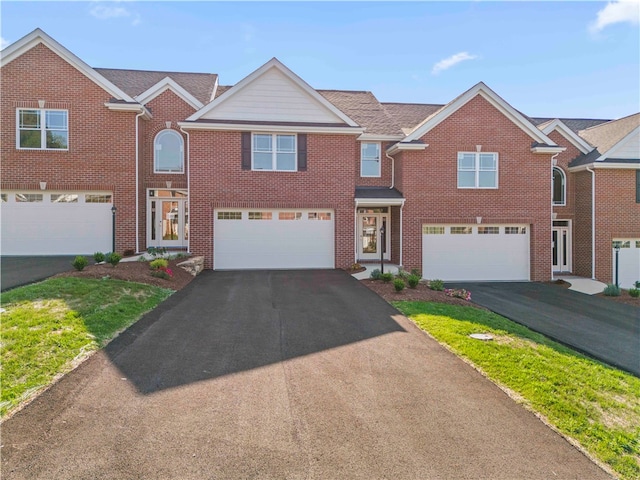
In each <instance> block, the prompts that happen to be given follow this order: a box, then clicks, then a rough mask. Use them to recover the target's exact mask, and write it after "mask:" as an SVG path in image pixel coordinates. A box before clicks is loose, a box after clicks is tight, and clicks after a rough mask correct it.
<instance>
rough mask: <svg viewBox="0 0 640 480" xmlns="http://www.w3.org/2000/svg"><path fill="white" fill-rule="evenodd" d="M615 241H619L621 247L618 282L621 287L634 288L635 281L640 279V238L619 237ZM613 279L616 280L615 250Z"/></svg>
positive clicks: (614, 253) (614, 255)
mask: <svg viewBox="0 0 640 480" xmlns="http://www.w3.org/2000/svg"><path fill="white" fill-rule="evenodd" d="M613 243H614V244H616V243H618V244H619V245H620V246H621V247H622V248H620V252H619V257H618V264H619V265H618V266H619V268H620V271H619V272H618V283H619V284H620V287H621V288H626V289H629V288H634V286H635V282H637V281H638V280H640V238H618V239H614V240H613ZM612 265H613V275H612V278H613V281H614V282H615V280H616V252H615V249H614V250H613V258H612Z"/></svg>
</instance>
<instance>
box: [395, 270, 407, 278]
mask: <svg viewBox="0 0 640 480" xmlns="http://www.w3.org/2000/svg"><path fill="white" fill-rule="evenodd" d="M396 277H397V278H401V279H402V280H406V279H407V278H409V272H407V271H406V270H403V269H402V268H400V269H398V273H396Z"/></svg>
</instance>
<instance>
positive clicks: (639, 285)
mask: <svg viewBox="0 0 640 480" xmlns="http://www.w3.org/2000/svg"><path fill="white" fill-rule="evenodd" d="M636 288H640V280H638V281H637V282H636Z"/></svg>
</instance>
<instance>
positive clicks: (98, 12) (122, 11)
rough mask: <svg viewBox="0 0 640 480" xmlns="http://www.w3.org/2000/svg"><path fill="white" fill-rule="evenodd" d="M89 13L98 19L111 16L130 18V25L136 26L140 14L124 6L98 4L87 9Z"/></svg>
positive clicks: (105, 18)
mask: <svg viewBox="0 0 640 480" xmlns="http://www.w3.org/2000/svg"><path fill="white" fill-rule="evenodd" d="M89 13H90V14H91V15H92V16H94V17H96V18H97V19H99V20H109V19H111V18H130V19H131V25H132V26H134V27H135V26H136V25H139V24H140V15H139V14H138V13H134V12H131V11H130V10H128V9H126V8H124V7H117V6H111V5H109V6H107V5H102V4H98V5H95V6H93V7H92V8H91V10H89Z"/></svg>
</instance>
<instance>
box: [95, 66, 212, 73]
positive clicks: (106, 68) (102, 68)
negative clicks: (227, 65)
mask: <svg viewBox="0 0 640 480" xmlns="http://www.w3.org/2000/svg"><path fill="white" fill-rule="evenodd" d="M92 68H93V69H94V70H117V71H119V72H142V73H186V74H188V75H218V74H217V73H213V72H179V71H175V70H142V69H139V68H110V67H92Z"/></svg>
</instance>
